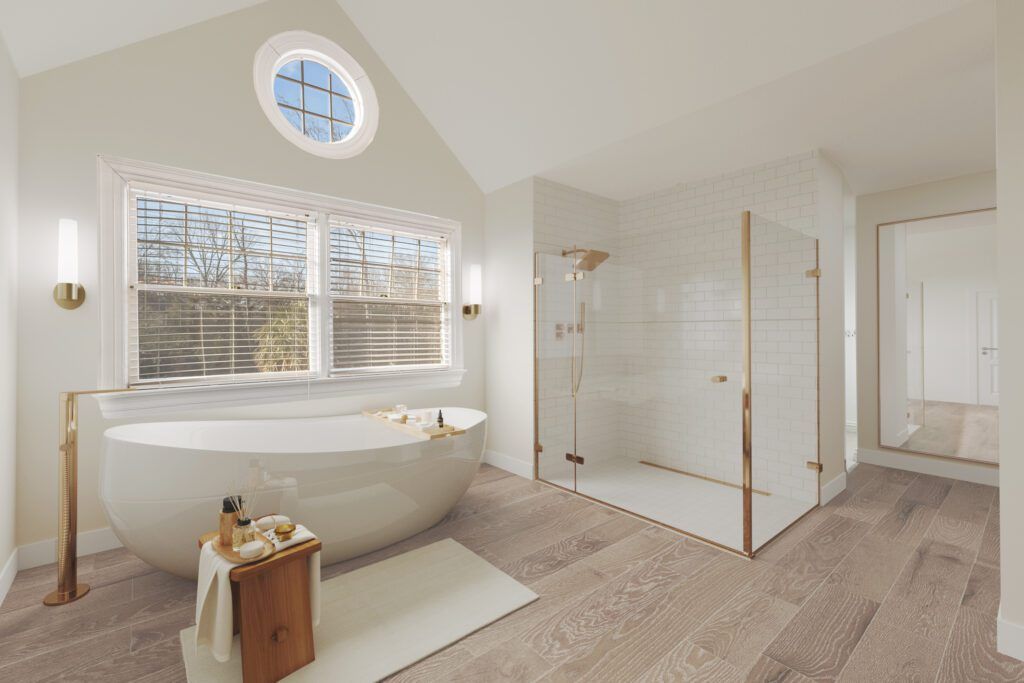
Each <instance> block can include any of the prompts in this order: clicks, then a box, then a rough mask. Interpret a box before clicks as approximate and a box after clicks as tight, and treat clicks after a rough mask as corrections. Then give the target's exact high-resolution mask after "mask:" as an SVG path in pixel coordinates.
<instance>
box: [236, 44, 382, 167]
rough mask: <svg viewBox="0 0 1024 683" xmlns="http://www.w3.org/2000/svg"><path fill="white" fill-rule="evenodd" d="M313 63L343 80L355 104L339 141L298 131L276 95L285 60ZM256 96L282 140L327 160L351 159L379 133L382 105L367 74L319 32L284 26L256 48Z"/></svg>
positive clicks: (253, 72)
mask: <svg viewBox="0 0 1024 683" xmlns="http://www.w3.org/2000/svg"><path fill="white" fill-rule="evenodd" d="M296 59H305V60H310V61H314V62H317V63H319V64H321V65H322V66H324V67H326V68H327V69H328V70H330V71H333V72H334V73H335V74H337V75H338V76H340V77H341V78H342V80H343V81H345V84H346V86H347V87H348V88H349V94H350V95H352V102H353V104H354V105H355V118H356V120H355V121H353V126H352V130H351V131H350V132H349V134H348V135H347V136H346V137H345V138H344V139H343V140H339V141H338V142H320V141H318V140H314V139H312V138H309V137H307V136H306V135H305V133H303V132H301V131H299V130H296V129H295V128H294V127H293V126H292V124H290V123H289V122H288V121H287V119H285V117H284V114H282V113H281V111H280V109H279V107H278V104H277V97H275V95H274V78H275V77H276V76H277V73H278V71H280V70H281V67H283V66H284V65H285V64H287V63H288V62H291V61H293V60H296ZM252 80H253V87H254V88H255V89H256V99H257V100H258V101H259V103H260V107H261V108H262V109H263V113H264V114H266V115H267V118H268V119H269V120H270V123H271V125H273V126H274V128H276V129H277V132H279V133H280V134H281V135H283V136H284V138H285V139H286V140H288V141H289V142H291V143H292V144H293V145H295V146H296V147H298V148H299V149H302V150H304V151H306V152H309V153H310V154H315V155H316V156H320V157H324V158H327V159H349V158H351V157H354V156H356V155H357V154H359V153H361V152H362V151H363V150H365V149H366V148H367V147H368V146H369V145H370V143H371V142H373V138H374V136H375V135H376V134H377V124H378V120H379V117H380V109H379V106H378V104H377V93H376V91H375V90H374V89H373V83H371V82H370V77H369V76H367V75H366V72H365V71H364V70H363V68H362V67H361V66H359V62H357V61H356V60H355V57H353V56H352V55H350V54H349V53H348V52H346V51H345V50H343V49H342V48H341V47H340V46H338V45H336V44H335V43H333V42H331V41H330V40H328V39H327V38H324V37H323V36H319V35H317V34H315V33H310V32H309V31H285V32H284V33H279V34H277V35H276V36H273V37H272V38H270V40H268V41H267V42H265V43H264V44H263V45H262V46H261V47H260V48H259V50H257V51H256V58H255V59H254V60H253V71H252Z"/></svg>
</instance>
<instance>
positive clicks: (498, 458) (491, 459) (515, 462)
mask: <svg viewBox="0 0 1024 683" xmlns="http://www.w3.org/2000/svg"><path fill="white" fill-rule="evenodd" d="M484 462H485V463H487V464H488V465H494V466H495V467H498V468H500V469H503V470H505V471H506V472H511V473H512V474H516V475H519V476H520V477H524V478H526V479H533V463H532V462H527V461H525V460H520V459H519V458H513V457H512V456H510V455H505V454H504V453H499V452H498V451H484Z"/></svg>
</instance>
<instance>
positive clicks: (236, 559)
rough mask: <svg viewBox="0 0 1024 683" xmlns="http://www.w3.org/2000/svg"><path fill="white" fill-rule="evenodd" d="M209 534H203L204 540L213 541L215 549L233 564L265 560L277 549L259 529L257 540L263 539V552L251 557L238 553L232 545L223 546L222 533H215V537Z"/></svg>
mask: <svg viewBox="0 0 1024 683" xmlns="http://www.w3.org/2000/svg"><path fill="white" fill-rule="evenodd" d="M208 536H209V534H205V535H204V536H203V541H202V542H205V541H213V549H214V550H216V551H217V554H218V555H220V556H221V557H223V558H224V559H225V560H227V561H228V562H230V563H231V564H249V563H250V562H259V561H260V560H265V559H267V558H268V557H270V556H271V555H273V554H274V550H275V548H274V544H273V543H271V542H270V541H269V540H267V537H266V536H264V535H263V534H261V533H260V532H258V531H257V532H256V538H255V540H257V541H263V553H262V554H260V555H257V556H256V557H249V558H245V557H242V556H241V555H239V554H238V551H237V550H232V549H231V546H227V547H225V546H222V545H221V544H220V534H219V533H215V535H214V536H213V538H208ZM202 542H201V543H200V547H202Z"/></svg>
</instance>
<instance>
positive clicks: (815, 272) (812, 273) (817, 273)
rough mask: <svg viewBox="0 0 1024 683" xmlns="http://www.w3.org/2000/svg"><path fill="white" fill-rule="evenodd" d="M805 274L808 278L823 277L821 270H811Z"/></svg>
mask: <svg viewBox="0 0 1024 683" xmlns="http://www.w3.org/2000/svg"><path fill="white" fill-rule="evenodd" d="M804 274H805V275H806V276H807V277H821V268H811V269H810V270H808V271H807V272H806V273H804Z"/></svg>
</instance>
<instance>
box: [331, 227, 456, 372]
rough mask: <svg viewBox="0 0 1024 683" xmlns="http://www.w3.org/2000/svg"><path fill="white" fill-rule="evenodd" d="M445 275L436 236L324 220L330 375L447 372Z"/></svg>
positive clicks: (443, 243)
mask: <svg viewBox="0 0 1024 683" xmlns="http://www.w3.org/2000/svg"><path fill="white" fill-rule="evenodd" d="M448 271H449V250H448V242H447V240H446V239H444V238H442V237H434V236H427V235H413V234H407V233H403V232H400V231H392V230H385V229H381V228H376V227H374V228H369V227H363V226H358V225H353V224H351V223H345V222H340V221H338V220H336V219H332V221H331V226H330V297H331V340H332V341H331V368H332V370H335V371H339V372H346V371H356V370H370V369H382V368H389V367H404V368H408V367H423V368H437V367H447V366H449V365H450V348H451V340H450V336H451V335H450V327H451V326H450V311H449V304H450V300H449V284H448Z"/></svg>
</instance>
